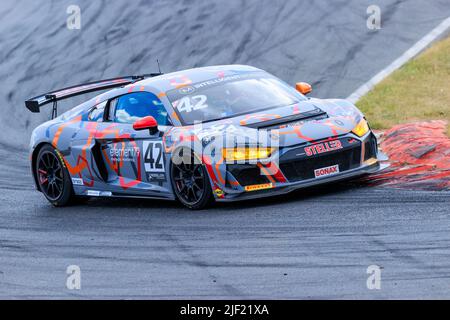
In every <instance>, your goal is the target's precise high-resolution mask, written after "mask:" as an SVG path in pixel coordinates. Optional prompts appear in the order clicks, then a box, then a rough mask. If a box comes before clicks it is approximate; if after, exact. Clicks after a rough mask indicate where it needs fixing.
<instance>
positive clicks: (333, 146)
mask: <svg viewBox="0 0 450 320" xmlns="http://www.w3.org/2000/svg"><path fill="white" fill-rule="evenodd" d="M339 149H342V143H341V142H340V141H339V140H333V141H327V142H323V143H317V144H313V145H312V146H307V147H305V148H304V150H305V153H306V155H307V156H314V155H316V154H321V153H325V152H330V151H334V150H339Z"/></svg>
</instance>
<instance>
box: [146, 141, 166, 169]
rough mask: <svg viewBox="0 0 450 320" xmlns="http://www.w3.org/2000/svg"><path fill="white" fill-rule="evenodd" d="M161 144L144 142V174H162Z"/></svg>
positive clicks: (162, 157)
mask: <svg viewBox="0 0 450 320" xmlns="http://www.w3.org/2000/svg"><path fill="white" fill-rule="evenodd" d="M163 150H164V148H163V144H162V142H160V141H159V142H151V141H144V167H145V171H146V172H164V154H163Z"/></svg>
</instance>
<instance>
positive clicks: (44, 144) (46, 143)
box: [31, 141, 53, 191]
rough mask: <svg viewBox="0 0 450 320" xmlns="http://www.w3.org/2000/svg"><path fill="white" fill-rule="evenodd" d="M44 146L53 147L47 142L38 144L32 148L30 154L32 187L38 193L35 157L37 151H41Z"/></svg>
mask: <svg viewBox="0 0 450 320" xmlns="http://www.w3.org/2000/svg"><path fill="white" fill-rule="evenodd" d="M46 145H49V146H51V147H53V146H52V144H51V143H49V142H46V141H44V142H40V143H39V144H37V145H36V147H34V150H33V152H32V153H31V173H32V174H33V180H34V185H35V186H36V189H37V190H39V191H40V189H39V184H38V180H37V175H36V170H35V167H36V161H37V156H38V154H39V151H41V149H42V148H43V147H44V146H46Z"/></svg>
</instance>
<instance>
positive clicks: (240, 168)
mask: <svg viewBox="0 0 450 320" xmlns="http://www.w3.org/2000/svg"><path fill="white" fill-rule="evenodd" d="M227 169H228V171H229V172H230V173H231V174H232V175H233V177H234V178H235V179H236V180H237V181H238V182H239V184H240V185H241V186H250V185H253V184H263V183H268V182H269V179H267V177H266V176H265V175H262V174H261V169H260V168H259V167H258V166H256V165H251V164H248V165H246V164H235V165H234V164H231V165H228V168H227Z"/></svg>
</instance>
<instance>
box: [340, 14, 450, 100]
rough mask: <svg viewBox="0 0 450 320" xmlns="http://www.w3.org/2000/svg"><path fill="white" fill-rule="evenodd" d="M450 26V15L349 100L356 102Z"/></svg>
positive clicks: (349, 97) (354, 93) (348, 98)
mask: <svg viewBox="0 0 450 320" xmlns="http://www.w3.org/2000/svg"><path fill="white" fill-rule="evenodd" d="M449 27H450V17H448V18H447V19H445V20H444V21H442V22H441V23H440V24H439V25H438V26H437V27H436V28H434V29H433V30H432V31H431V32H430V33H428V34H427V35H426V36H424V37H423V38H422V39H420V40H419V41H418V42H417V43H416V44H415V45H413V46H412V47H411V48H409V49H408V50H407V51H406V52H405V53H403V54H402V55H401V56H400V57H398V58H397V59H396V60H395V61H394V62H392V63H391V64H390V65H389V66H387V67H386V68H385V69H383V70H381V71H380V72H379V73H377V74H376V75H375V76H374V77H373V78H372V79H370V80H369V81H367V82H366V83H365V84H363V85H362V86H361V87H359V88H358V89H357V90H356V91H355V92H353V93H352V94H351V95H350V96H348V97H347V100H349V101H351V102H352V103H356V102H357V101H358V100H359V99H360V98H361V97H362V96H364V95H365V94H366V93H368V92H369V91H370V90H372V89H373V87H374V86H376V85H377V84H378V83H380V82H381V81H382V80H383V79H384V78H386V77H387V76H388V75H390V74H391V73H392V72H394V71H395V70H397V69H398V68H400V67H401V66H402V65H404V64H405V63H406V62H408V61H409V60H410V59H412V58H414V57H415V56H416V55H417V54H419V53H420V52H421V51H422V50H423V49H425V48H426V47H427V46H428V45H429V44H430V43H431V42H433V41H434V40H436V39H437V38H438V37H439V36H440V35H442V34H443V33H444V32H445V31H446V30H447V29H448V28H449Z"/></svg>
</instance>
